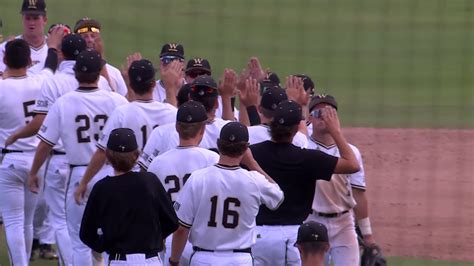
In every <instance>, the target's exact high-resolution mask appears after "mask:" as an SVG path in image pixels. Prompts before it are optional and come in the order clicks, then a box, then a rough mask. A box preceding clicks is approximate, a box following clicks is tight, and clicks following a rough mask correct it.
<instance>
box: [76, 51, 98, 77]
mask: <svg viewBox="0 0 474 266" xmlns="http://www.w3.org/2000/svg"><path fill="white" fill-rule="evenodd" d="M104 64H105V61H104V60H103V59H102V56H101V55H100V53H99V52H97V51H95V50H90V49H86V50H84V51H82V52H81V53H79V55H78V56H77V57H76V65H75V66H74V71H77V72H81V73H98V72H100V70H101V69H102V67H103V66H104Z"/></svg>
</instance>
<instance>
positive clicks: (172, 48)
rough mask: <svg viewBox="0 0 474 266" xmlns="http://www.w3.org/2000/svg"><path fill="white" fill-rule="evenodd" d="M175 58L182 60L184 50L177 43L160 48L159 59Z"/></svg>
mask: <svg viewBox="0 0 474 266" xmlns="http://www.w3.org/2000/svg"><path fill="white" fill-rule="evenodd" d="M163 56H175V57H179V58H181V59H184V48H183V45H181V44H179V43H167V44H165V45H163V47H162V48H161V53H160V57H163Z"/></svg>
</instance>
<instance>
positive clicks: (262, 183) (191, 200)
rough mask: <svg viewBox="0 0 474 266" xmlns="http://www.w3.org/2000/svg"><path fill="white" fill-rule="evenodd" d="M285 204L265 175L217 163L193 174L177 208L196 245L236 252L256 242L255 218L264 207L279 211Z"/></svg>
mask: <svg viewBox="0 0 474 266" xmlns="http://www.w3.org/2000/svg"><path fill="white" fill-rule="evenodd" d="M243 192H245V193H243ZM282 201H283V192H282V191H281V190H280V188H279V187H278V185H276V184H273V183H270V182H269V181H268V180H266V179H265V177H264V176H263V175H261V174H259V173H257V172H254V171H247V170H244V169H242V168H240V167H238V166H233V167H232V166H231V167H229V166H224V165H220V164H216V165H214V166H211V167H207V168H204V169H201V170H197V171H195V172H194V173H193V174H191V177H190V178H189V179H188V181H187V183H186V184H185V185H184V187H183V188H182V190H181V192H180V193H179V195H178V198H177V200H176V202H175V204H174V205H175V210H176V214H177V215H178V219H179V223H180V224H181V225H182V226H184V227H187V228H190V235H189V241H190V242H191V243H192V244H193V245H194V246H198V247H201V248H204V249H210V250H232V249H244V248H249V247H251V246H252V245H253V244H254V243H255V241H256V237H257V233H256V231H255V226H256V223H255V217H256V216H257V213H258V210H259V206H260V205H261V204H264V205H266V206H267V207H268V208H270V209H276V208H278V206H279V205H280V204H281V202H282Z"/></svg>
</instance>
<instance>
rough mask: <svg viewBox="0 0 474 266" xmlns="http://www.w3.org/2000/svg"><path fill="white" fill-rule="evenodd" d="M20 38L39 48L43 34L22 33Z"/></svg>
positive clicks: (41, 44)
mask: <svg viewBox="0 0 474 266" xmlns="http://www.w3.org/2000/svg"><path fill="white" fill-rule="evenodd" d="M22 38H23V39H24V40H25V41H26V42H27V43H28V44H29V45H30V46H31V47H33V48H39V47H41V46H43V45H44V41H45V38H44V35H43V34H41V35H39V36H37V35H23V36H22Z"/></svg>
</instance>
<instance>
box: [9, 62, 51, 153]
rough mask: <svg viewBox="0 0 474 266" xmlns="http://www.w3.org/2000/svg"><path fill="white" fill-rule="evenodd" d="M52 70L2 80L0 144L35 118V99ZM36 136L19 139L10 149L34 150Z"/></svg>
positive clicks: (36, 142)
mask: <svg viewBox="0 0 474 266" xmlns="http://www.w3.org/2000/svg"><path fill="white" fill-rule="evenodd" d="M51 75H52V72H50V71H49V70H43V71H42V72H41V73H40V74H36V75H29V76H23V77H10V78H6V79H4V80H0V146H2V147H4V146H5V140H6V139H7V138H8V136H10V135H11V134H13V133H14V132H15V131H17V130H19V129H20V128H23V127H24V126H25V124H27V123H29V122H30V121H31V119H32V118H33V108H34V106H35V100H36V98H37V97H38V95H39V92H40V88H41V86H42V83H43V81H44V79H45V78H46V77H47V76H51ZM37 144H38V141H37V139H36V137H34V136H33V137H29V138H23V139H18V140H17V141H16V142H15V143H13V144H12V145H10V146H9V147H8V149H10V150H21V151H28V150H34V149H35V148H36V145H37Z"/></svg>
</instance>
